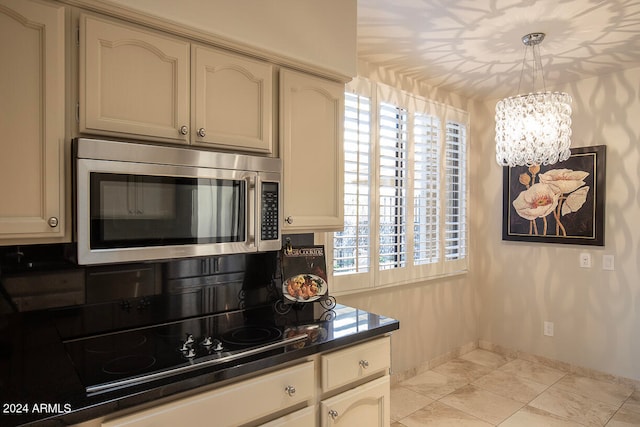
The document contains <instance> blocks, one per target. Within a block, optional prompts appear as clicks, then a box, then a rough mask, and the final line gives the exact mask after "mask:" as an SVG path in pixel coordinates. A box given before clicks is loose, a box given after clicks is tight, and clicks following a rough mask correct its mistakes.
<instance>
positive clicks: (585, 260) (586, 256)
mask: <svg viewBox="0 0 640 427" xmlns="http://www.w3.org/2000/svg"><path fill="white" fill-rule="evenodd" d="M580 267H582V268H591V254H590V253H588V252H583V253H581V254H580Z"/></svg>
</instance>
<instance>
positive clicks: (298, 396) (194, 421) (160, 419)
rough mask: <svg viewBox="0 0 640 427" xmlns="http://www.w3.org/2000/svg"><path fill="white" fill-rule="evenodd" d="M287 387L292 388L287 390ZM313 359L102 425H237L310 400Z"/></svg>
mask: <svg viewBox="0 0 640 427" xmlns="http://www.w3.org/2000/svg"><path fill="white" fill-rule="evenodd" d="M287 387H294V388H295V391H292V392H291V393H289V392H287ZM313 396H314V367H313V362H306V363H303V364H301V365H297V366H294V367H291V368H287V369H282V370H279V371H276V372H272V373H270V374H265V375H261V376H258V377H256V378H252V379H248V380H245V381H241V382H239V383H236V384H231V385H228V386H226V387H223V388H220V389H216V390H211V391H207V392H204V393H201V394H198V395H195V396H189V397H186V398H183V399H179V400H176V401H174V402H170V403H167V404H164V405H160V406H156V407H153V408H149V409H146V410H144V411H140V412H137V413H134V414H131V415H127V416H124V417H121V418H116V419H114V420H110V421H107V422H104V423H103V424H102V426H103V427H119V426H127V427H151V426H153V427H175V426H180V425H188V426H190V427H198V426H211V425H215V426H216V427H223V426H237V425H239V424H243V423H247V422H249V421H251V420H255V419H257V418H260V417H264V416H267V415H269V414H271V413H273V412H276V411H279V410H282V409H286V408H288V407H290V406H293V405H295V404H298V403H300V402H304V401H306V400H310V399H312V398H313Z"/></svg>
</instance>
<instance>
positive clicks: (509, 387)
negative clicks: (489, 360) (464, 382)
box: [472, 370, 549, 403]
mask: <svg viewBox="0 0 640 427" xmlns="http://www.w3.org/2000/svg"><path fill="white" fill-rule="evenodd" d="M472 384H473V385H475V386H478V387H480V388H482V389H484V390H488V391H490V392H493V393H495V394H499V395H500V396H503V397H507V398H509V399H513V400H516V401H518V402H522V403H529V402H531V401H532V400H533V399H534V398H535V397H536V396H537V395H539V394H540V393H542V392H543V391H545V390H546V389H547V388H549V386H547V385H544V384H540V383H537V382H535V381H531V380H529V379H527V378H524V377H519V376H517V375H510V374H508V373H506V372H503V371H499V370H496V371H493V372H491V373H490V374H488V375H485V376H484V377H482V378H479V379H477V380H475V381H474V382H473V383H472Z"/></svg>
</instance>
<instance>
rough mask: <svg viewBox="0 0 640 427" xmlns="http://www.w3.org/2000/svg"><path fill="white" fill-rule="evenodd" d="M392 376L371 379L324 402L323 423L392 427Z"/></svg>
mask: <svg viewBox="0 0 640 427" xmlns="http://www.w3.org/2000/svg"><path fill="white" fill-rule="evenodd" d="M390 396H391V391H390V387H389V377H388V376H386V377H383V378H380V379H377V380H375V381H371V382H369V383H366V384H364V385H361V386H360V387H356V388H354V389H352V390H349V391H346V392H344V393H341V394H339V395H337V396H335V397H332V398H330V399H326V400H323V401H322V402H320V425H321V426H322V427H333V426H367V427H375V426H379V427H389V425H390V424H391V413H390Z"/></svg>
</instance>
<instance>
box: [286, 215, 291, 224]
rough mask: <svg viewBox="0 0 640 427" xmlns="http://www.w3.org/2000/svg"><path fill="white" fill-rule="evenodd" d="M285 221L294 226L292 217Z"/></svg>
mask: <svg viewBox="0 0 640 427" xmlns="http://www.w3.org/2000/svg"><path fill="white" fill-rule="evenodd" d="M284 221H285V222H286V223H287V224H293V218H292V217H290V216H288V217H286V218H285V219H284Z"/></svg>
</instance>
